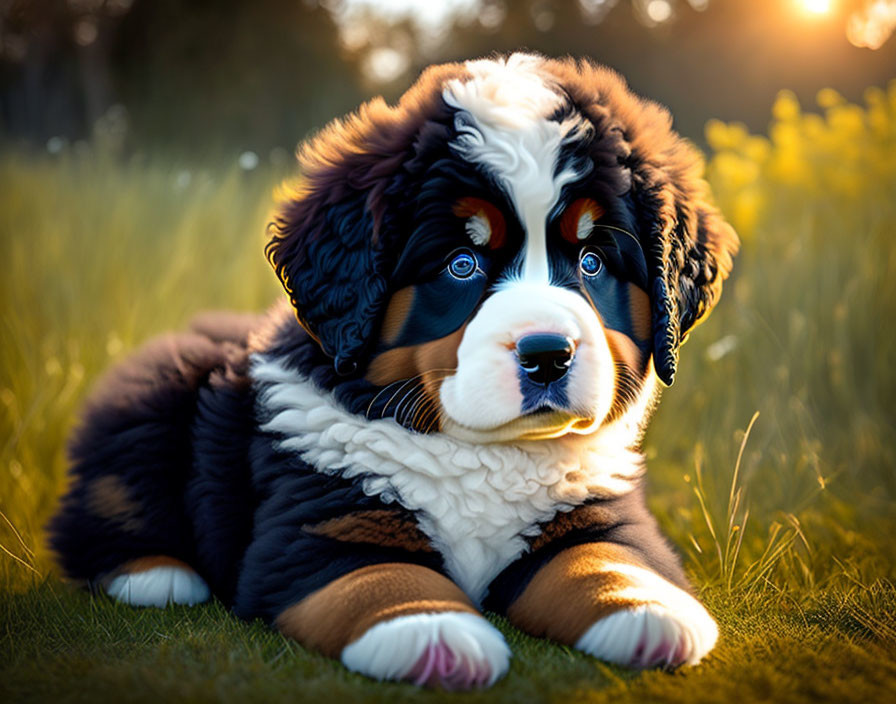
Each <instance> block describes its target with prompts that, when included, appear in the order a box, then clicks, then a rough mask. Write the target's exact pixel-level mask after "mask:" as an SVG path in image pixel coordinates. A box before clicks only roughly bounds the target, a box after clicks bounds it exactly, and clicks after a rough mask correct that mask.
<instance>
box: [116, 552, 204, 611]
mask: <svg viewBox="0 0 896 704" xmlns="http://www.w3.org/2000/svg"><path fill="white" fill-rule="evenodd" d="M146 562H149V561H148V560H147V561H146ZM139 563H140V561H134V562H133V563H130V566H125V568H122V570H121V572H120V573H119V574H117V575H115V576H113V577H111V578H110V579H108V580H106V582H105V585H104V586H105V589H106V593H107V594H108V595H109V596H111V597H112V598H113V599H116V600H117V601H123V602H124V603H126V604H130V605H131V606H156V607H159V608H164V607H165V606H167V605H168V604H186V605H188V606H193V605H194V604H200V603H202V602H203V601H208V599H209V597H210V596H211V593H210V592H209V588H208V585H207V584H206V583H205V581H204V580H203V579H202V577H200V576H199V575H198V574H196V572H194V571H193V570H192V569H190V567H188V566H187V565H185V564H183V563H178V562H176V561H174V560H171V561H170V564H168V563H161V562H160V564H158V565H154V566H146V567H144V566H141V565H140V564H139Z"/></svg>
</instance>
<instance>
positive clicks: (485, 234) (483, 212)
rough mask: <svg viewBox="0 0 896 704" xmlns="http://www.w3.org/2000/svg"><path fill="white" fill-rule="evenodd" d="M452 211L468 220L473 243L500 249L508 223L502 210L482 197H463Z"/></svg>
mask: <svg viewBox="0 0 896 704" xmlns="http://www.w3.org/2000/svg"><path fill="white" fill-rule="evenodd" d="M452 212H453V213H454V214H455V215H457V217H459V218H464V219H465V220H466V221H467V234H468V235H469V236H470V239H471V240H473V244H477V245H488V247H489V249H498V248H499V247H501V246H502V245H503V244H504V240H505V235H506V225H505V223H504V216H503V215H502V214H501V211H500V210H498V209H497V208H496V207H495V206H494V205H492V204H491V203H489V202H488V201H487V200H482V199H481V198H472V197H468V198H461V199H460V200H459V201H457V203H455V204H454V208H453V209H452Z"/></svg>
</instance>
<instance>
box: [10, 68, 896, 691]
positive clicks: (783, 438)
mask: <svg viewBox="0 0 896 704" xmlns="http://www.w3.org/2000/svg"><path fill="white" fill-rule="evenodd" d="M819 103H820V106H821V108H822V114H821V115H811V114H809V115H807V114H803V113H802V112H801V111H800V109H799V106H798V105H796V104H795V102H794V101H793V99H792V98H790V97H789V96H788V95H786V94H784V95H782V96H781V97H780V99H779V100H778V102H777V103H776V105H775V108H774V114H773V120H772V124H771V126H770V131H769V135H768V137H758V136H751V135H748V134H747V133H746V132H745V131H744V130H743V129H742V128H740V127H738V126H737V125H724V124H721V123H710V125H708V128H707V139H708V141H709V144H710V146H711V148H712V155H711V156H712V158H711V160H710V162H709V166H708V175H709V178H710V180H711V181H712V183H713V187H714V189H715V191H716V194H717V198H718V201H719V203H720V204H721V206H722V207H723V209H724V210H725V212H726V213H727V214H728V215H729V217H730V218H731V219H732V220H733V222H734V224H735V225H736V226H737V227H738V229H739V231H740V233H741V235H742V238H743V249H742V253H741V255H740V257H739V258H738V260H737V264H736V271H735V274H734V276H733V278H732V280H731V281H730V282H729V283H728V285H727V287H726V289H725V293H724V295H723V298H722V303H721V304H720V305H719V307H718V308H717V310H716V311H715V313H714V314H713V315H712V316H711V317H710V318H709V320H708V322H706V323H705V324H704V325H702V326H701V327H700V328H699V329H697V330H696V331H695V332H694V334H693V335H692V336H691V340H690V341H689V342H688V343H687V344H686V345H685V347H684V348H683V350H682V365H681V369H680V371H679V374H678V377H677V381H676V384H675V386H674V387H672V388H671V389H669V390H668V391H667V392H666V393H665V397H664V400H663V403H662V404H661V405H660V409H659V411H658V413H657V416H656V418H655V420H654V422H653V425H652V426H651V429H650V431H649V432H648V435H647V438H646V441H645V451H646V453H647V456H648V466H649V478H650V504H651V508H652V509H653V510H654V511H655V512H656V514H657V515H658V516H659V518H660V521H661V523H662V525H663V527H664V529H665V530H666V531H667V533H668V534H669V536H670V537H671V538H672V540H673V541H674V542H675V544H676V545H678V546H679V547H680V548H681V550H682V552H683V554H684V557H685V563H686V566H687V568H688V570H689V572H690V573H691V575H692V576H693V578H694V580H695V582H696V584H697V585H698V586H699V588H700V590H701V593H702V596H703V599H704V600H705V602H706V604H707V606H708V608H709V609H710V611H711V612H712V613H713V614H714V615H715V616H716V617H717V619H718V621H719V623H720V626H721V633H722V635H721V640H720V644H719V646H718V647H717V649H716V650H715V651H714V652H713V653H712V654H711V655H710V656H709V658H707V660H706V661H705V662H704V663H703V664H701V665H700V666H698V667H696V668H690V669H685V670H681V671H679V672H676V673H665V672H646V673H632V672H627V671H624V670H621V669H619V668H615V667H610V666H606V665H603V664H601V663H599V662H597V661H594V660H593V659H590V658H588V657H586V656H583V655H581V654H579V653H577V652H575V651H573V650H570V649H568V648H564V647H560V646H557V645H554V644H550V643H547V642H544V641H539V640H535V639H531V638H528V637H526V636H524V635H522V634H521V633H519V632H518V631H516V630H514V629H513V628H511V627H510V626H508V625H507V624H506V623H505V622H502V621H501V620H500V619H494V620H495V622H496V624H497V625H498V626H499V627H500V628H501V629H502V630H503V631H504V633H505V634H506V635H507V637H508V640H509V642H510V644H511V647H512V649H513V652H514V660H513V666H512V669H511V672H510V674H509V675H508V676H507V677H506V678H505V679H504V680H503V681H501V682H500V683H498V684H497V685H496V686H495V687H494V688H493V689H491V690H488V691H486V692H474V693H471V694H466V695H449V694H445V693H441V692H422V691H420V690H417V689H415V688H414V687H411V686H408V685H394V684H389V685H386V684H374V683H372V682H370V681H368V680H365V679H364V678H362V677H359V676H356V675H353V674H351V673H349V672H347V671H346V670H344V669H343V668H342V667H341V666H340V665H339V664H338V663H335V662H332V661H329V660H327V659H325V658H322V657H320V656H318V655H316V654H313V653H310V652H308V651H305V650H304V649H302V648H301V647H299V646H298V645H296V644H295V643H293V642H290V641H288V640H286V639H284V638H282V637H281V636H279V635H278V634H276V633H274V632H272V631H270V630H268V629H267V628H265V627H264V626H263V625H262V624H260V623H251V624H247V623H243V622H240V621H238V620H236V619H235V618H233V617H231V616H230V615H229V614H228V613H227V612H226V610H225V609H224V608H223V607H222V606H220V605H219V604H216V603H212V604H208V605H204V606H201V607H196V608H180V607H171V608H168V609H166V610H162V611H156V610H151V611H147V610H135V609H131V608H128V607H124V606H122V605H119V604H115V603H112V602H110V601H109V600H108V599H106V598H104V597H96V598H92V597H90V596H89V595H88V594H86V593H84V592H82V591H79V590H78V589H76V588H74V587H73V586H71V585H68V584H66V583H64V582H62V581H61V580H60V578H59V575H58V572H57V571H56V570H55V569H54V567H53V564H52V560H51V558H50V555H49V554H48V553H47V551H46V548H45V546H44V543H43V535H42V526H43V525H44V523H45V521H46V520H47V518H48V517H49V515H50V513H51V512H52V510H53V508H54V503H55V501H56V499H57V497H58V495H59V494H60V492H61V491H62V489H63V486H64V470H65V458H64V441H65V437H66V434H67V432H68V431H69V429H70V428H71V426H72V423H73V422H74V420H75V418H76V411H77V408H78V405H79V403H80V401H81V400H82V399H83V397H84V394H85V392H86V391H87V389H88V388H89V386H90V384H91V382H92V381H93V380H94V379H95V378H96V377H97V375H98V374H99V373H100V372H101V371H102V370H103V369H104V368H106V367H107V366H108V365H109V364H110V363H113V362H114V361H116V360H118V359H121V358H122V357H123V356H124V355H126V354H127V353H128V351H129V350H131V349H133V348H134V347H135V346H136V345H138V344H139V343H140V342H141V341H143V340H144V339H146V338H147V337H149V336H151V335H152V334H154V333H156V332H159V331H162V330H165V329H169V328H176V327H179V326H182V325H184V324H185V323H186V321H187V320H188V319H189V318H190V317H191V316H192V315H193V314H195V313H196V312H197V311H200V310H204V309H208V308H236V309H244V310H256V309H261V308H264V307H266V306H267V305H268V304H269V303H270V302H271V301H273V300H274V298H275V297H276V296H278V295H279V291H278V287H277V284H276V282H275V279H274V276H273V274H272V273H271V272H270V271H269V270H268V268H267V264H266V263H265V261H264V257H263V255H262V247H263V241H264V224H265V222H266V220H267V217H268V209H269V207H270V203H271V198H270V193H271V189H272V186H273V184H274V183H275V182H276V181H277V180H278V179H279V178H280V177H281V176H282V174H280V173H275V172H274V171H273V170H271V169H265V168H260V169H256V170H254V171H252V172H244V171H241V170H240V169H239V168H238V167H236V166H232V167H230V166H226V167H220V168H215V169H209V170H196V169H192V170H187V169H181V168H179V167H175V166H172V165H171V164H169V163H166V162H163V161H154V160H152V159H136V158H135V159H132V160H130V161H126V162H122V161H121V160H119V159H113V158H111V157H104V156H103V155H102V154H100V153H97V152H96V151H90V150H89V149H88V150H84V151H80V152H79V151H72V152H68V153H64V154H62V155H59V156H57V157H54V158H52V159H51V158H49V157H41V158H37V157H34V156H33V155H32V156H30V157H25V156H22V155H16V154H13V153H8V154H6V155H5V156H3V157H2V158H0V267H2V272H3V274H2V279H0V312H2V322H0V326H2V327H0V331H2V349H0V428H2V431H0V443H2V444H0V511H2V513H0V701H4V702H7V701H9V702H40V701H49V700H53V701H59V702H80V701H91V702H96V701H105V700H116V701H120V700H121V699H128V700H134V701H146V702H150V701H151V702H158V701H173V702H176V701H233V702H236V701H240V702H241V701H270V700H288V701H319V700H330V701H343V700H352V701H371V702H373V701H409V700H421V701H433V702H435V701H445V700H448V699H449V698H450V699H451V700H452V701H461V700H462V701H504V702H517V701H565V702H569V701H589V702H591V701H593V702H609V701H613V702H627V701H663V702H683V701H687V702H691V703H693V702H716V701H731V700H737V701H741V702H749V701H775V702H808V701H813V702H814V701H838V702H839V701H854V702H873V701H889V700H890V699H891V698H892V697H893V696H894V695H896V588H894V576H896V567H894V565H896V544H894V540H893V534H894V529H896V472H894V467H896V412H894V410H896V401H894V399H896V369H894V360H896V329H894V326H893V321H894V320H896V246H894V243H893V236H894V233H896V84H894V85H891V86H890V88H889V90H876V89H874V90H870V91H869V92H868V94H867V96H866V104H865V105H863V106H854V105H847V104H845V103H843V101H842V100H841V99H840V98H839V97H838V96H837V95H836V94H834V93H832V92H829V91H824V92H822V94H820V95H819ZM757 412H758V414H759V415H758V417H755V418H754V416H755V414H756V413H757ZM751 420H754V421H755V422H753V424H752V427H749V426H750V423H751ZM748 427H749V431H748Z"/></svg>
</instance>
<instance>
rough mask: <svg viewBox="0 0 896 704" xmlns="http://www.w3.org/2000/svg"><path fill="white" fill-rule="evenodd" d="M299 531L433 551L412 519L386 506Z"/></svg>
mask: <svg viewBox="0 0 896 704" xmlns="http://www.w3.org/2000/svg"><path fill="white" fill-rule="evenodd" d="M302 530H304V531H305V532H306V533H311V534H312V535H323V536H326V537H328V538H333V539H334V540H341V541H344V542H347V543H370V544H372V545H382V546H385V547H389V548H402V549H404V550H408V551H410V552H434V549H433V547H432V545H431V544H430V541H429V538H427V537H426V535H425V534H424V533H423V532H422V531H421V530H420V529H419V528H418V527H417V524H416V523H414V521H413V520H412V519H409V518H406V517H404V516H402V515H401V514H399V513H398V512H396V511H390V510H388V509H379V510H375V511H355V512H354V513H349V514H348V515H346V516H340V517H339V518H331V519H330V520H329V521H322V522H321V523H314V524H309V525H305V526H302Z"/></svg>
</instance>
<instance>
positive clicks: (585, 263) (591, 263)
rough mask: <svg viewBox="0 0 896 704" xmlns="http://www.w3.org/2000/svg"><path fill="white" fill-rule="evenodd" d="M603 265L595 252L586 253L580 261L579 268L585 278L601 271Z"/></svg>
mask: <svg viewBox="0 0 896 704" xmlns="http://www.w3.org/2000/svg"><path fill="white" fill-rule="evenodd" d="M602 266H603V264H602V263H601V261H600V257H598V256H597V255H596V254H595V253H594V252H586V253H585V254H584V255H583V256H582V258H581V259H580V260H579V268H580V269H581V270H582V273H583V274H584V275H585V276H594V275H595V274H596V273H597V272H599V271H600V270H601V267H602Z"/></svg>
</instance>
